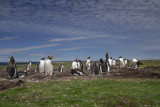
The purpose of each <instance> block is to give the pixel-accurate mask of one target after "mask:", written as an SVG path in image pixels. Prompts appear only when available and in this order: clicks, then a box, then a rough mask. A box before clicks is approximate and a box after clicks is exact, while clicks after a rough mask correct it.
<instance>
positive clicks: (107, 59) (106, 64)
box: [105, 52, 111, 72]
mask: <svg viewBox="0 0 160 107" xmlns="http://www.w3.org/2000/svg"><path fill="white" fill-rule="evenodd" d="M105 56H106V60H105V68H106V69H105V70H106V72H110V67H111V65H110V63H109V53H108V52H106V55H105Z"/></svg>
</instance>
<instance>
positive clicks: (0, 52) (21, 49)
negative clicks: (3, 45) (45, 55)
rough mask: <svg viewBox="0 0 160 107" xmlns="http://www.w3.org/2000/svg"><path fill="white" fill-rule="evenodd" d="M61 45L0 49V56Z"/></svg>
mask: <svg viewBox="0 0 160 107" xmlns="http://www.w3.org/2000/svg"><path fill="white" fill-rule="evenodd" d="M57 45H59V44H47V45H39V46H32V47H24V48H7V49H0V54H1V55H3V54H11V53H14V52H23V51H28V50H33V49H40V48H48V47H53V46H57Z"/></svg>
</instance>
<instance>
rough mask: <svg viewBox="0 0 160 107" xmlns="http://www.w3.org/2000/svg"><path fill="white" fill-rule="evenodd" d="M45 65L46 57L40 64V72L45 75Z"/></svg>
mask: <svg viewBox="0 0 160 107" xmlns="http://www.w3.org/2000/svg"><path fill="white" fill-rule="evenodd" d="M44 63H45V57H43V58H41V60H40V63H39V72H40V73H44Z"/></svg>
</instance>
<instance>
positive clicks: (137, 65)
mask: <svg viewBox="0 0 160 107" xmlns="http://www.w3.org/2000/svg"><path fill="white" fill-rule="evenodd" d="M139 65H143V63H142V62H140V61H138V60H137V59H135V58H133V59H132V61H131V67H132V68H134V69H136V68H137V67H139Z"/></svg>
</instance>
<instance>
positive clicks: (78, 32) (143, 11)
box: [0, 0, 160, 62]
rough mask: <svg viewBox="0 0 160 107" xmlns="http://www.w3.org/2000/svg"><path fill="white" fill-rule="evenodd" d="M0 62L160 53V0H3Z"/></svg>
mask: <svg viewBox="0 0 160 107" xmlns="http://www.w3.org/2000/svg"><path fill="white" fill-rule="evenodd" d="M0 10H1V12H0V62H4V61H9V58H8V56H10V55H13V56H14V57H15V59H16V61H17V62H21V61H30V60H31V61H39V60H40V58H41V57H44V56H45V57H47V56H48V55H50V54H52V55H53V56H54V57H55V59H54V60H55V61H63V60H64V61H66V60H74V59H75V58H79V59H81V60H86V58H87V57H88V56H91V60H98V59H99V58H104V55H105V51H109V56H112V57H113V58H115V59H118V57H119V56H122V57H124V58H128V59H132V58H137V59H160V0H0Z"/></svg>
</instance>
